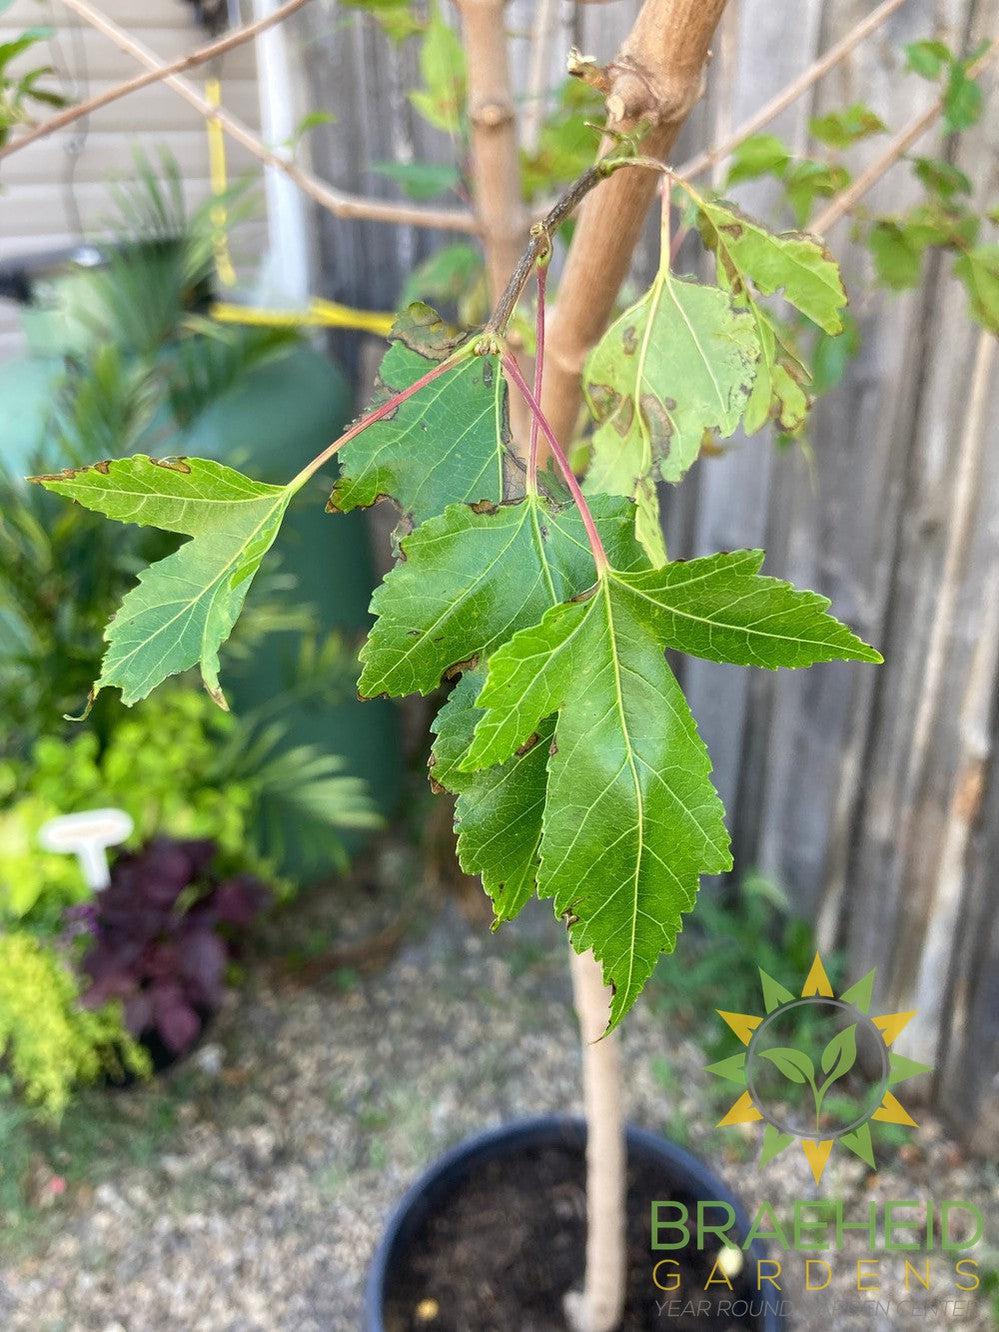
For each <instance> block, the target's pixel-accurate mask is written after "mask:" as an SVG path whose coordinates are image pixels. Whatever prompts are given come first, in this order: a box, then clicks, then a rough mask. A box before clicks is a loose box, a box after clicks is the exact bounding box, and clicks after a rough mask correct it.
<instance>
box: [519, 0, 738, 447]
mask: <svg viewBox="0 0 999 1332" xmlns="http://www.w3.org/2000/svg"><path fill="white" fill-rule="evenodd" d="M724 8H725V0H646V3H645V5H644V6H643V7H642V10H641V12H640V13H639V16H638V19H637V20H636V22H635V26H634V28H633V29H632V31H631V34H630V36H629V37H628V39H627V40H626V41H625V43H624V45H623V46H622V47H621V50H620V51H619V52H618V54H617V56H616V57H615V59H614V61H613V62H612V63H611V65H610V66H609V68H608V70H607V75H608V81H609V89H610V90H609V93H608V97H607V125H608V129H611V130H614V131H615V132H617V133H622V132H629V131H632V130H634V129H635V128H636V127H637V126H638V125H639V124H640V122H643V121H647V122H648V124H649V130H648V132H647V133H646V134H645V136H644V138H643V139H642V151H643V152H644V153H646V154H648V155H649V156H654V157H658V158H660V159H663V160H665V158H666V155H667V153H668V152H669V151H670V149H671V148H672V147H673V144H674V143H675V142H676V138H677V135H678V134H679V132H680V128H681V126H682V125H683V122H684V121H685V120H686V118H687V116H688V115H689V113H690V111H691V108H692V107H693V106H694V104H695V103H696V101H697V99H698V98H699V97H700V95H701V91H702V88H703V83H704V69H705V64H706V62H707V59H708V56H709V54H710V52H709V46H710V43H711V38H712V36H713V34H714V31H715V28H716V26H717V24H718V20H719V19H720V18H721V14H722V11H723V9H724ZM613 146H614V144H613V140H611V139H608V140H607V141H606V142H605V144H604V150H605V151H606V150H607V149H609V148H612V147H613ZM658 185H659V181H658V179H657V178H656V177H655V176H654V175H653V173H652V172H648V171H619V172H616V173H615V174H614V175H613V176H611V177H610V178H609V179H608V180H606V181H604V182H603V183H602V184H600V185H599V186H598V187H597V188H596V189H595V190H594V191H593V193H592V194H591V195H590V196H589V198H588V199H587V200H586V202H585V204H584V205H583V208H582V210H581V212H580V215H579V220H578V222H577V224H576V232H575V236H574V238H573V242H572V246H571V248H570V250H569V257H568V260H567V261H566V266H565V272H564V273H563V276H562V280H561V282H560V284H559V295H558V303H557V305H556V307H555V310H554V313H553V317H552V320H551V324H550V328H549V335H548V345H547V353H546V354H547V358H548V364H547V370H546V375H545V379H546V383H545V387H544V394H543V397H542V406H543V407H544V410H545V414H546V415H547V417H548V419H549V421H550V422H551V424H552V426H553V427H554V429H555V433H556V435H557V436H558V438H559V439H560V440H561V441H562V444H563V445H568V444H569V442H570V440H571V437H572V433H573V429H574V427H575V424H576V418H577V416H578V413H579V401H580V372H581V371H582V367H583V362H584V360H585V359H586V355H587V353H588V352H589V350H590V348H591V347H592V346H593V345H594V344H595V343H596V341H597V339H598V338H599V337H600V335H601V334H602V333H603V331H604V329H605V328H606V326H607V322H608V319H609V317H610V313H611V310H612V309H613V306H614V301H615V299H616V298H617V294H618V292H619V291H620V289H621V283H622V282H623V281H624V278H625V276H626V274H627V272H628V266H629V264H630V263H631V256H632V253H633V251H634V248H635V243H636V241H637V240H638V236H639V232H640V231H641V229H642V223H643V222H644V220H645V215H646V213H647V212H648V208H649V204H650V203H651V201H652V198H653V195H654V194H655V192H656V189H657V188H658Z"/></svg>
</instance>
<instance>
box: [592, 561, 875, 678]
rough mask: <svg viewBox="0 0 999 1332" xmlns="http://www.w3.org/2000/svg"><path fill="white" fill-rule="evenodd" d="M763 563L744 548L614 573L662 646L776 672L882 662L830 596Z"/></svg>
mask: <svg viewBox="0 0 999 1332" xmlns="http://www.w3.org/2000/svg"><path fill="white" fill-rule="evenodd" d="M762 563H763V551H762V550H738V551H734V552H723V553H720V554H717V555H707V556H704V557H703V558H701V559H696V560H684V561H673V562H672V563H671V564H667V565H666V566H665V567H664V568H662V569H653V570H645V571H643V570H639V571H637V572H633V573H615V574H614V575H613V576H614V579H615V581H616V582H617V584H618V585H619V587H620V588H622V589H623V590H624V593H625V595H626V596H628V597H630V598H631V601H632V606H633V609H634V613H635V616H636V618H637V619H638V620H640V621H642V622H644V623H646V624H647V626H648V628H649V629H650V631H651V632H653V633H654V634H655V635H656V637H657V639H658V641H659V642H660V643H662V645H663V646H664V647H667V648H675V649H677V650H678V651H680V652H686V653H688V654H689V655H691V656H694V657H704V658H706V659H707V660H708V661H721V662H731V663H733V664H734V665H737V666H762V667H766V668H767V669H770V670H775V669H777V668H778V667H781V666H784V667H793V668H797V667H802V666H814V665H815V664H816V662H820V661H869V662H880V661H882V660H883V658H882V656H881V653H880V652H877V651H876V650H875V649H874V648H872V647H869V646H868V645H867V644H866V643H864V642H863V641H862V640H861V639H859V638H858V637H857V635H856V634H855V633H854V632H853V631H852V630H851V629H848V628H847V627H846V625H844V624H841V623H840V621H839V620H837V619H835V617H834V616H832V615H830V614H829V613H828V607H829V604H830V603H829V599H828V598H827V597H823V596H820V595H819V593H818V592H809V591H803V590H799V589H798V588H796V587H793V586H792V585H791V584H790V583H785V582H784V581H783V580H781V579H779V578H770V577H767V576H764V575H761V574H760V573H759V569H760V566H761V565H762Z"/></svg>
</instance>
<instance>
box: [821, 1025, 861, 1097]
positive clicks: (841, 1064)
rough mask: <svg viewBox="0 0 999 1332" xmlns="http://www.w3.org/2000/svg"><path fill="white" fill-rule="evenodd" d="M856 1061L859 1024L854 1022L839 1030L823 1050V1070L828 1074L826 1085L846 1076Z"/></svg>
mask: <svg viewBox="0 0 999 1332" xmlns="http://www.w3.org/2000/svg"><path fill="white" fill-rule="evenodd" d="M856 1062H857V1024H856V1022H853V1023H851V1024H850V1026H849V1027H844V1028H843V1030H842V1031H838V1032H837V1033H836V1035H835V1036H834V1037H833V1038H832V1040H831V1041H830V1042H829V1044H828V1045H827V1046H826V1048H825V1049H824V1050H823V1051H822V1072H823V1073H825V1074H826V1075H827V1076H826V1081H825V1086H828V1085H829V1084H830V1083H831V1082H835V1081H836V1080H837V1079H838V1078H842V1077H844V1076H845V1075H846V1074H847V1073H849V1071H850V1069H851V1068H853V1066H854V1064H855V1063H856Z"/></svg>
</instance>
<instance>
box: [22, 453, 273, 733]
mask: <svg viewBox="0 0 999 1332" xmlns="http://www.w3.org/2000/svg"><path fill="white" fill-rule="evenodd" d="M34 479H35V480H37V481H39V482H40V483H41V484H42V485H44V486H45V487H46V489H47V490H52V491H55V492H56V493H57V494H59V495H66V496H68V497H69V498H70V499H75V500H76V501H77V502H78V503H80V504H82V505H83V506H84V507H85V508H88V509H94V510H96V511H97V512H98V513H103V514H105V515H106V516H107V517H108V518H114V519H117V521H118V522H123V523H138V524H140V525H142V526H151V527H159V528H162V529H163V530H164V531H167V532H179V533H182V534H183V535H185V536H189V537H191V538H192V540H190V541H188V542H186V543H185V544H184V545H182V546H181V547H180V549H179V550H177V551H175V552H174V553H173V554H172V555H168V556H167V557H166V559H163V560H160V561H159V562H158V563H156V564H153V565H150V566H149V568H148V569H145V570H144V571H143V572H142V573H141V574H140V575H139V582H138V585H137V586H136V587H134V588H133V589H132V591H131V592H129V593H128V595H127V596H126V597H125V599H124V600H123V601H122V604H121V607H120V609H119V610H118V612H117V614H116V615H115V617H114V618H113V619H112V620H111V622H110V624H109V625H108V627H107V630H106V631H105V638H106V640H107V645H108V646H107V651H106V652H105V654H104V660H103V662H102V665H101V674H100V677H99V679H98V680H97V681H96V682H95V684H94V688H93V693H92V697H96V695H97V693H98V692H99V691H100V690H101V689H103V688H106V687H108V686H117V687H118V688H120V689H121V693H122V701H123V702H124V703H126V704H132V703H136V702H138V700H139V699H141V698H145V697H146V695H147V694H148V693H149V692H150V691H151V690H152V689H154V688H155V687H156V685H158V684H160V683H161V682H162V681H163V680H165V679H166V678H167V677H168V676H170V675H176V674H177V673H178V672H180V671H185V670H187V669H188V668H189V667H191V666H195V665H200V667H201V675H202V679H203V680H204V683H205V687H206V689H207V690H208V691H209V693H210V694H211V695H212V697H213V698H214V699H215V700H216V702H217V703H219V704H220V705H221V706H223V707H224V706H225V700H224V697H223V695H222V691H221V689H220V687H219V679H218V672H219V657H218V650H219V648H220V646H221V645H222V643H223V642H224V641H225V640H226V638H228V636H229V633H230V631H231V630H232V627H233V625H234V624H235V622H236V618H237V616H238V615H239V612H240V610H241V608H242V605H243V602H244V600H245V599H246V593H247V590H248V589H249V586H250V582H251V581H252V579H253V576H254V574H255V573H256V572H257V569H258V568H259V567H260V562H261V560H262V559H263V557H264V555H265V554H266V553H267V551H268V550H269V549H270V547H271V545H272V544H273V541H274V538H275V537H276V536H277V534H278V531H279V529H280V527H281V521H282V519H283V517H284V512H285V509H286V508H287V507H288V503H289V501H290V499H291V495H292V491H291V489H290V488H289V487H285V486H269V485H264V484H263V483H262V482H260V481H253V480H251V479H250V478H249V477H246V476H243V475H241V473H239V472H237V471H234V470H233V469H232V468H231V467H225V466H223V465H222V464H221V463H217V462H212V461H209V460H205V459H202V458H190V459H176V460H173V461H169V462H157V461H156V460H155V459H153V458H148V457H145V456H144V455H141V454H138V455H136V456H135V457H132V458H119V459H116V460H115V461H113V462H104V463H96V464H95V465H94V466H93V467H82V468H77V469H74V470H70V471H66V472H61V473H58V474H56V475H53V476H42V477H36V478H34Z"/></svg>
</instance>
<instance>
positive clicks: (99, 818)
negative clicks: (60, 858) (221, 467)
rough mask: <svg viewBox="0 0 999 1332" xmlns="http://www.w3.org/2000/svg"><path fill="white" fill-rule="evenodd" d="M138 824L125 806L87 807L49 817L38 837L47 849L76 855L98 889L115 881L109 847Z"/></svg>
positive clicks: (86, 876)
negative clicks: (113, 807)
mask: <svg viewBox="0 0 999 1332" xmlns="http://www.w3.org/2000/svg"><path fill="white" fill-rule="evenodd" d="M134 826H135V825H134V824H133V822H132V818H131V815H129V814H126V813H125V811H124V810H123V809H87V810H83V811H81V812H80V813H79V814H60V815H59V816H58V818H54V819H49V821H48V823H46V824H44V825H43V826H42V828H41V829H40V830H39V833H38V841H39V844H40V845H41V846H42V848H43V849H44V850H45V851H58V852H61V853H63V854H64V855H74V856H76V858H77V860H78V861H79V862H80V868H81V869H82V870H83V877H84V878H85V879H86V880H87V883H88V885H89V886H90V887H91V888H92V889H93V891H94V892H95V893H97V892H100V890H101V889H102V888H106V887H107V886H108V884H109V883H110V882H111V871H110V870H109V868H108V854H107V852H108V847H109V846H117V845H118V844H119V843H120V842H123V841H124V840H125V838H126V837H128V836H129V835H130V833H131V831H132V829H133V827H134Z"/></svg>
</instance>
